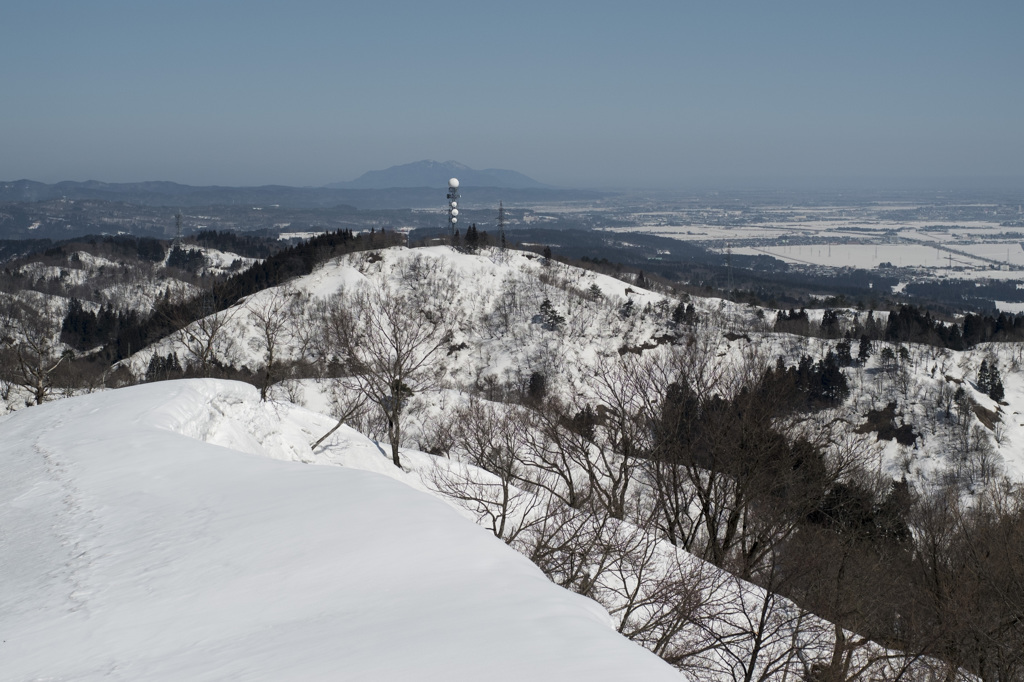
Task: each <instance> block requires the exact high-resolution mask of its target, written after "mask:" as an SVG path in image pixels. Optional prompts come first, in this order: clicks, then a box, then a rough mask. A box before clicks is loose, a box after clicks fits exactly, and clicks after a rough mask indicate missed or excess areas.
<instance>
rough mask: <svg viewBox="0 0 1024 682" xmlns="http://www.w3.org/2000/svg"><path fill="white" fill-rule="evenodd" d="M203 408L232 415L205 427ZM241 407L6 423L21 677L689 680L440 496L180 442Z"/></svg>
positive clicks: (2, 510)
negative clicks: (678, 678)
mask: <svg viewBox="0 0 1024 682" xmlns="http://www.w3.org/2000/svg"><path fill="white" fill-rule="evenodd" d="M208 401H210V402H212V403H213V404H215V405H216V404H221V405H224V406H232V407H227V408H225V409H224V410H221V411H220V412H219V414H220V415H221V417H216V416H215V417H212V418H211V419H212V421H207V422H203V421H202V419H200V420H199V421H197V420H196V418H197V417H201V416H202V414H203V413H204V412H206V405H207V404H208ZM245 405H248V407H247V408H243V406H245ZM246 409H247V410H249V411H250V413H252V414H255V412H256V411H258V410H259V409H263V408H261V407H260V406H259V404H258V397H257V396H256V395H255V394H254V391H253V389H252V388H251V387H248V386H245V385H240V384H234V383H228V382H215V381H187V382H170V383H167V382H165V383H160V384H152V385H146V386H140V387H135V388H131V389H122V390H118V391H114V392H108V393H103V394H95V395H91V396H85V397H80V398H75V399H71V400H65V401H60V402H57V403H51V404H48V405H45V406H42V407H39V408H35V409H31V410H25V411H22V412H19V413H16V414H14V415H9V416H7V417H4V418H3V420H2V421H0V425H2V427H3V429H4V433H5V436H6V438H5V444H4V446H3V450H4V453H3V454H4V456H3V459H2V462H3V464H2V466H3V475H2V476H0V486H2V487H3V495H2V499H4V500H6V501H7V502H5V503H4V504H3V506H0V519H2V525H3V528H4V529H5V543H6V544H7V547H6V548H5V551H4V552H3V554H2V555H0V561H2V562H3V565H2V574H3V575H4V576H5V578H4V580H3V581H0V631H2V635H3V637H2V638H3V640H4V644H3V645H2V646H3V652H4V656H3V658H4V675H5V677H6V678H7V679H39V678H46V679H69V680H70V679H75V680H89V679H100V678H103V679H123V680H158V679H166V680H182V679H190V680H202V679H229V678H230V679H247V680H255V679H267V680H284V679H295V680H309V679H326V678H342V679H368V680H369V679H373V680H409V679H417V680H430V679H438V680H441V679H443V680H449V679H482V678H484V677H486V678H488V679H508V680H513V679H516V680H518V679H586V680H591V679H593V680H599V679H607V680H622V679H637V680H640V679H644V680H647V679H650V680H654V679H676V678H677V674H676V672H675V671H674V670H673V669H672V668H671V667H669V666H668V665H667V664H665V663H663V662H662V661H660V660H659V659H658V658H657V657H655V656H654V655H652V654H650V653H648V652H646V651H644V650H643V649H641V648H640V647H637V646H635V645H633V644H631V643H630V642H628V641H626V640H625V639H623V638H622V637H620V636H619V635H618V634H616V633H615V632H614V631H613V630H612V629H611V628H610V627H609V626H608V618H607V615H606V614H604V613H603V611H602V610H601V609H600V608H599V607H597V605H596V604H594V603H593V602H590V601H589V600H587V599H584V598H582V597H579V596H576V595H573V594H571V593H568V592H566V591H564V590H560V589H559V588H556V587H555V586H553V585H551V584H550V583H549V582H548V581H547V580H546V579H545V578H544V576H543V575H542V574H541V573H540V572H539V571H538V570H537V569H536V568H535V567H533V566H532V565H531V564H530V563H529V562H528V561H526V560H525V559H523V558H521V557H519V556H518V555H516V554H515V553H514V552H512V551H511V550H509V549H508V548H507V547H505V546H504V545H503V544H502V543H501V542H499V541H497V540H495V539H494V538H492V537H489V536H488V534H486V533H484V532H481V531H480V530H479V529H477V528H474V527H473V526H472V525H471V524H469V523H467V522H466V521H465V520H463V519H460V518H459V517H458V515H457V514H455V513H453V512H452V511H451V510H450V509H449V508H447V507H446V506H445V505H444V504H442V503H440V502H438V501H436V500H432V499H430V498H429V497H427V496H425V495H422V494H420V493H417V492H416V491H414V490H411V489H409V488H408V487H407V486H403V485H401V484H398V483H396V482H393V481H389V480H387V479H386V478H384V477H381V476H377V475H374V474H372V473H368V472H364V471H357V470H354V469H351V468H345V467H311V466H305V465H302V464H296V463H293V462H280V461H275V460H273V459H269V458H266V457H255V456H252V455H251V454H245V453H243V452H239V451H238V450H234V449H229V448H226V447H218V446H215V445H212V444H210V443H204V442H202V441H200V440H196V439H195V438H191V437H188V436H185V435H183V434H182V433H181V432H183V431H190V432H191V433H192V434H193V435H197V436H203V435H207V436H212V440H218V439H220V440H234V436H237V431H235V432H233V433H234V435H233V436H231V437H227V436H226V433H227V432H226V431H225V429H224V427H225V424H226V423H227V422H228V421H230V419H235V421H236V423H238V424H241V422H240V421H238V419H237V416H238V414H239V413H240V412H244V411H245V410H246ZM268 409H270V410H272V409H273V408H268ZM232 410H234V412H235V413H236V414H235V417H233V418H228V417H224V414H225V412H228V413H230V412H231V411H232ZM213 412H215V413H217V410H213ZM281 417H282V419H281V422H280V423H281V424H282V425H284V427H283V431H287V430H291V432H292V433H293V434H294V435H296V436H298V435H299V434H304V435H305V434H307V433H308V429H310V428H311V427H314V426H316V427H322V426H323V425H324V424H325V423H329V420H326V419H324V418H320V417H317V416H315V415H312V414H311V413H305V414H304V415H302V414H300V413H299V412H297V411H294V410H292V409H291V408H289V409H286V410H285V411H284V412H282V413H281ZM213 422H216V423H213ZM253 425H254V424H253V423H252V422H249V423H248V424H247V426H250V427H251V426H253ZM283 431H282V432H283ZM345 437H346V438H348V439H349V440H354V438H355V437H354V435H353V434H351V433H349V434H347V436H345ZM259 438H260V436H259V434H256V435H255V436H254V437H253V438H252V439H251V440H249V441H247V442H246V443H244V444H243V447H244V448H245V449H248V450H253V449H262V450H264V451H265V452H272V451H274V450H275V449H276V448H274V447H272V446H270V445H269V444H268V443H267V442H263V443H261V442H260V440H259ZM363 444H364V446H365V445H369V447H370V448H372V447H373V446H372V444H368V443H367V442H365V441H364V443H363ZM299 449H300V448H295V450H296V451H297V450H299ZM285 456H286V457H287V456H290V455H285ZM57 642H59V646H55V643H57Z"/></svg>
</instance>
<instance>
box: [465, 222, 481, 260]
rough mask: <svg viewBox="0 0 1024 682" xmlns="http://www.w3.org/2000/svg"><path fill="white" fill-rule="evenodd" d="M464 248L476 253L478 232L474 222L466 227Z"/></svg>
mask: <svg viewBox="0 0 1024 682" xmlns="http://www.w3.org/2000/svg"><path fill="white" fill-rule="evenodd" d="M465 242H466V250H467V251H469V252H470V253H476V252H477V250H478V249H479V248H480V234H479V233H478V232H477V231H476V223H473V224H472V225H470V226H469V227H467V228H466V239H465Z"/></svg>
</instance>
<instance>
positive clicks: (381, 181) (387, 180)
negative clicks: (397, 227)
mask: <svg viewBox="0 0 1024 682" xmlns="http://www.w3.org/2000/svg"><path fill="white" fill-rule="evenodd" d="M453 177H455V178H458V179H459V182H460V183H461V184H462V186H463V187H499V188H502V189H551V185H545V184H544V183H542V182H537V181H536V180H534V179H533V178H531V177H528V176H526V175H523V174H522V173H518V172H516V171H511V170H502V169H500V168H487V169H484V170H474V169H472V168H470V167H469V166H467V165H465V164H461V163H459V162H457V161H445V162H444V163H440V162H438V161H416V162H415V163H406V164H403V165H401V166H392V167H391V168H385V169H384V170H375V171H369V172H367V173H363V174H362V175H360V176H359V177H358V178H356V179H355V180H352V181H351V182H336V183H334V184H331V185H327V187H330V188H334V189H391V188H395V187H447V186H448V179H449V178H453Z"/></svg>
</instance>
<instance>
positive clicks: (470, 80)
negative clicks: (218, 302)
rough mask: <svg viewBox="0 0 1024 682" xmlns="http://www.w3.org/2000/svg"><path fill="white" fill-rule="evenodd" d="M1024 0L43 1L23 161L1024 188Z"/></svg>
mask: <svg viewBox="0 0 1024 682" xmlns="http://www.w3.org/2000/svg"><path fill="white" fill-rule="evenodd" d="M1022 25H1024V6H1022V5H1018V4H1013V3H973V4H971V5H962V4H959V3H950V2H906V3H899V4H892V3H882V2H865V3H857V4H854V5H842V6H838V5H833V4H822V3H813V2H778V3H770V4H769V3H756V2H741V3H731V4H728V5H726V4H725V3H715V4H714V5H703V4H701V5H698V4H690V3H670V2H641V3H634V4H631V5H629V6H627V5H626V4H624V3H606V2H588V3H582V2H564V3H557V4H544V3H536V2H524V3H517V4H515V5H501V6H491V5H488V4H485V3H465V2H453V3H446V4H445V5H443V6H425V5H422V4H419V3H412V2H381V3H373V4H369V3H365V4H361V5H357V6H352V7H349V6H341V5H335V4H329V3H322V2H298V3H290V4H289V5H287V6H281V5H277V4H275V3H269V2H249V3H241V2H235V1H232V2H218V3H201V2H180V3H174V5H167V6H164V5H159V6H157V5H150V4H143V3H132V2H126V1H122V2H111V1H106V2H98V3H89V4H84V3H82V4H80V3H72V2H39V3H21V4H19V5H18V6H13V7H9V8H6V9H5V17H4V21H3V23H2V24H0V54H3V56H4V57H5V63H7V64H9V65H12V66H11V68H8V69H6V70H4V73H3V74H2V75H0V87H2V88H3V93H4V96H3V99H2V103H0V123H2V124H3V127H4V130H5V132H6V134H5V135H4V136H2V138H0V178H2V179H4V181H13V180H18V179H23V178H24V179H31V180H37V181H40V182H47V183H53V182H58V181H62V180H77V181H84V180H99V181H103V182H139V181H147V180H167V181H172V182H178V183H181V184H188V185H224V186H258V185H272V184H279V185H290V186H313V187H319V186H323V185H326V184H330V183H335V182H344V181H348V180H353V179H355V178H356V177H358V176H359V175H361V174H362V173H364V172H367V171H371V170H381V169H384V168H388V167H390V166H393V165H400V164H405V163H411V162H415V161H419V160H422V159H435V160H438V161H444V160H449V159H451V160H456V161H459V162H461V163H464V164H466V165H468V166H470V167H472V168H474V169H485V168H502V169H508V170H515V171H518V172H521V173H524V174H526V175H528V176H530V177H532V178H534V179H535V180H538V181H540V182H543V183H546V184H550V185H554V186H559V187H568V188H604V189H607V188H618V187H622V188H638V187H649V188H652V189H676V188H712V187H730V186H731V187H742V186H782V187H800V186H812V187H813V186H816V185H826V186H830V187H841V186H863V185H869V186H870V185H880V184H887V183H888V184H892V183H895V184H910V185H913V186H921V185H922V183H923V185H926V186H927V185H928V184H929V183H931V184H932V185H935V186H957V185H965V186H967V185H974V186H979V185H980V186H985V184H986V183H997V184H999V185H1001V186H1018V185H1020V186H1024V127H1022V126H1020V125H1019V112H1020V111H1024V93H1022V91H1021V89H1020V88H1019V87H1017V85H1016V83H1017V81H1018V80H1019V70H1020V66H1021V65H1022V64H1024V46H1022V43H1021V41H1020V40H1019V35H1017V34H1018V33H1019V27H1020V26H1022Z"/></svg>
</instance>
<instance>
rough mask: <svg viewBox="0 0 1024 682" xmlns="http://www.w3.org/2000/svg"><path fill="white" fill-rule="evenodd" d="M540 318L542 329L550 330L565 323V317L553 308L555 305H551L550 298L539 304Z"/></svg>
mask: <svg viewBox="0 0 1024 682" xmlns="http://www.w3.org/2000/svg"><path fill="white" fill-rule="evenodd" d="M540 318H541V323H542V324H543V326H544V329H547V330H548V331H552V332H553V331H555V330H557V329H558V328H559V327H561V326H562V325H563V324H565V318H564V317H563V316H562V315H560V314H559V312H558V311H557V310H555V307H554V306H553V305H551V300H550V299H547V298H545V299H544V302H543V303H541V304H540Z"/></svg>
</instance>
